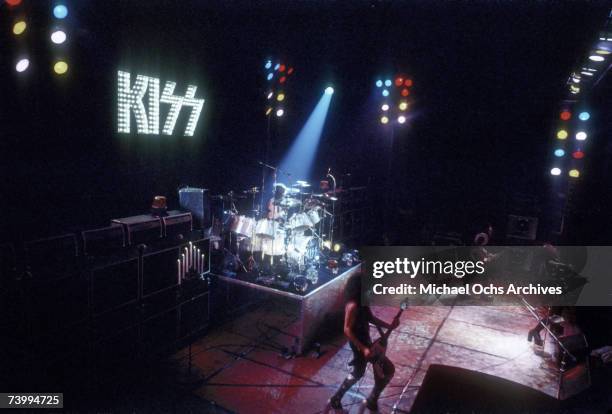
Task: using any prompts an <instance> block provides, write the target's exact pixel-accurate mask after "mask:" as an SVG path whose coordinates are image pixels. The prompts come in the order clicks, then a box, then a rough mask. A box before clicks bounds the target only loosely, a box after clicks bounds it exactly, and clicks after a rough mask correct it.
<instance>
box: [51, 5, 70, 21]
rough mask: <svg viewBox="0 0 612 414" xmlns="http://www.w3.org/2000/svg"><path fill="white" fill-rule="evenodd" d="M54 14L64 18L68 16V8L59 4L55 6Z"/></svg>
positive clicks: (56, 16)
mask: <svg viewBox="0 0 612 414" xmlns="http://www.w3.org/2000/svg"><path fill="white" fill-rule="evenodd" d="M53 15H54V16H55V18H56V19H64V18H66V16H68V8H66V6H64V5H63V4H58V5H57V6H55V7H54V8H53Z"/></svg>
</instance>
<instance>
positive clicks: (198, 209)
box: [179, 187, 212, 229]
mask: <svg viewBox="0 0 612 414" xmlns="http://www.w3.org/2000/svg"><path fill="white" fill-rule="evenodd" d="M179 204H180V206H181V209H183V210H185V211H189V212H190V213H191V214H192V216H193V221H194V227H195V228H197V229H208V228H209V227H210V226H211V225H212V219H211V212H210V194H209V192H208V190H206V189H204V188H194V187H184V188H181V189H180V190H179Z"/></svg>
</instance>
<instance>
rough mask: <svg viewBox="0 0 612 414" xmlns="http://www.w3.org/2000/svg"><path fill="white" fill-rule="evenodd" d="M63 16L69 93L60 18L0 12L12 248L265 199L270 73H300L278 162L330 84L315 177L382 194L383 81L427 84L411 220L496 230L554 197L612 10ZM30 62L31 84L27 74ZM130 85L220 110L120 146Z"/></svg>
mask: <svg viewBox="0 0 612 414" xmlns="http://www.w3.org/2000/svg"><path fill="white" fill-rule="evenodd" d="M66 3H67V5H68V7H69V10H70V15H69V18H68V20H67V22H66V29H67V32H68V36H69V43H68V45H67V47H66V48H65V50H66V51H67V55H68V61H69V63H70V71H69V73H68V75H67V76H64V77H57V76H54V75H53V74H52V70H51V67H52V63H51V60H52V58H53V56H54V53H55V52H54V50H56V49H54V48H53V47H51V43H50V42H49V41H48V32H49V30H50V28H51V23H52V20H53V19H52V17H51V13H50V10H51V2H50V1H46V0H45V1H43V0H40V1H38V0H37V1H30V2H28V1H26V0H24V5H23V6H21V8H20V9H16V10H9V9H8V8H7V7H6V5H5V4H3V5H2V6H1V7H0V25H1V27H2V28H3V29H2V35H0V36H1V37H0V50H1V52H2V56H1V59H0V73H2V81H1V87H2V89H1V92H2V103H1V104H0V105H1V106H0V108H1V112H0V113H1V115H2V121H1V125H0V133H1V139H0V146H1V147H0V149H1V154H2V155H1V156H2V177H3V178H2V184H1V185H2V198H1V203H2V207H1V208H2V217H1V219H2V224H3V227H2V237H3V238H8V237H12V236H14V235H15V234H25V237H35V236H42V235H45V234H51V233H55V232H58V231H60V230H61V229H75V228H79V227H83V226H94V225H100V224H104V223H105V222H107V220H108V219H109V218H111V217H116V216H124V215H130V214H137V213H140V212H142V211H145V210H147V209H148V206H149V203H150V200H151V199H152V197H153V195H156V194H165V195H168V196H169V197H171V199H170V200H171V204H174V205H175V192H176V188H177V187H178V186H179V185H180V184H191V185H196V186H204V187H206V188H210V189H211V190H212V191H213V192H214V193H216V192H222V191H227V190H230V189H237V190H240V189H244V188H246V187H248V186H251V185H258V182H259V179H260V178H259V174H260V170H259V168H258V166H257V164H256V160H258V159H261V158H262V156H263V145H264V142H265V136H266V130H267V124H266V118H265V116H264V115H263V112H264V106H265V101H264V90H265V80H264V75H263V74H264V72H263V64H264V62H265V60H266V59H267V58H268V57H281V58H283V59H284V60H286V61H287V62H289V63H291V64H292V65H293V66H294V67H295V68H296V72H295V75H294V77H293V78H292V79H291V80H290V84H289V85H288V87H287V91H288V108H287V109H288V110H287V115H286V116H285V117H284V118H283V119H282V120H280V122H279V123H278V125H276V126H275V127H274V128H273V135H274V136H273V147H274V152H273V159H272V161H273V162H275V161H277V160H278V159H279V158H281V157H282V154H283V153H284V152H285V151H286V149H287V148H288V146H289V145H290V144H291V141H292V139H293V137H295V135H296V134H297V132H298V131H299V129H300V127H301V126H302V124H303V123H304V121H305V120H306V119H307V117H308V114H309V113H310V111H311V110H312V108H313V107H314V105H315V104H316V102H317V101H318V99H319V97H320V95H321V93H322V91H323V89H324V87H325V86H326V85H327V84H328V83H330V84H333V85H334V87H335V90H336V93H335V94H334V97H333V100H332V105H331V108H330V112H329V115H328V119H327V124H326V127H325V131H324V135H323V139H322V141H321V145H320V148H319V153H318V158H317V165H316V167H315V169H314V171H315V176H317V175H321V174H324V172H325V171H326V169H327V167H329V166H331V167H333V168H334V170H335V171H337V172H351V173H352V174H353V177H354V179H353V181H354V184H359V183H368V182H369V183H370V184H371V185H372V188H373V191H374V192H376V191H380V189H382V188H383V185H382V182H383V181H382V178H381V177H382V175H383V174H384V173H385V172H386V165H387V164H386V158H385V157H386V154H387V150H388V145H389V137H388V136H387V135H385V134H384V133H382V132H381V128H380V124H378V121H377V107H376V105H375V103H376V102H377V101H376V99H375V97H374V95H373V93H374V87H373V86H374V81H375V79H376V78H377V77H378V76H381V75H385V74H387V73H394V72H396V71H398V70H403V71H405V72H407V73H408V74H410V75H411V76H412V77H413V79H414V80H415V87H414V97H415V109H414V114H415V118H414V120H413V122H412V124H411V125H410V126H409V127H407V128H404V129H403V130H402V131H400V132H398V133H397V134H396V136H395V139H396V140H397V142H398V147H397V154H396V159H395V162H394V169H393V178H394V181H393V182H394V186H395V188H394V192H395V194H396V196H397V199H398V200H399V202H400V204H401V205H403V206H407V208H408V209H409V210H410V211H412V213H413V214H414V217H415V219H416V220H417V221H419V222H420V221H423V220H426V218H427V217H430V218H431V215H432V214H435V216H436V217H435V220H436V221H438V222H440V223H455V224H456V223H464V222H468V221H469V220H470V219H471V218H472V217H473V216H475V215H487V214H491V213H490V212H492V211H495V209H496V208H498V207H499V205H501V203H503V201H504V198H505V197H506V196H507V195H508V194H509V193H511V192H515V191H521V192H527V193H533V194H542V193H544V192H545V191H547V183H548V179H549V176H548V175H547V170H548V168H547V166H548V163H547V159H548V155H547V154H548V152H549V150H550V139H551V134H552V128H553V125H554V122H553V120H554V117H555V116H556V111H557V107H558V103H559V101H560V99H561V98H562V97H563V93H564V92H563V85H564V81H565V79H566V78H567V76H568V74H569V72H570V70H571V69H572V66H573V65H574V64H576V63H577V62H578V61H579V58H580V57H581V56H582V55H583V54H584V53H585V51H586V48H587V47H588V45H589V44H590V42H591V41H592V40H593V39H595V37H596V36H597V30H598V28H599V27H601V25H602V24H603V22H604V20H605V18H606V16H607V13H608V11H609V7H610V3H609V2H603V1H590V2H586V1H579V2H557V1H550V2H549V1H542V2H537V3H533V2H526V1H525V2H506V1H499V2H490V1H473V2H442V1H437V2H436V1H402V2H400V1H398V2H386V1H369V2H368V1H346V2H335V1H328V2H318V1H282V2H280V1H279V2H272V1H266V2H263V1H260V2H257V1H206V2H204V1H146V2H145V1H103V2H100V1H95V2H94V1H78V2H76V1H66ZM21 12H25V13H26V15H27V16H28V19H29V23H30V27H29V28H28V31H27V32H26V34H27V37H26V38H25V41H24V40H20V41H17V40H16V39H15V37H14V36H13V35H12V34H11V31H10V28H11V24H12V21H13V20H14V18H15V17H16V16H18V14H19V13H21ZM24 47H25V50H27V51H28V53H29V55H30V60H31V61H32V63H31V67H30V69H29V70H28V71H27V72H26V73H24V74H17V73H16V72H15V70H14V64H15V61H16V60H17V57H18V56H19V51H20V50H21V48H24ZM118 69H123V70H128V71H130V72H132V73H142V74H148V75H150V76H156V77H159V78H161V82H162V85H163V82H165V80H173V81H176V82H177V84H178V85H177V88H178V91H181V90H184V89H182V88H184V87H185V86H186V85H187V84H188V83H193V84H195V85H197V86H198V88H199V90H198V94H197V96H198V97H204V98H206V103H205V105H204V110H203V114H202V117H201V119H200V122H199V125H198V128H197V130H196V135H195V136H194V137H180V136H178V135H180V134H175V135H177V136H174V137H167V136H136V135H132V136H126V135H118V134H117V133H116V119H115V118H116V112H115V107H116V103H115V99H116V71H117V70H118ZM603 102H607V101H606V100H605V99H603ZM600 118H601V117H600ZM181 119H182V120H184V117H182V118H181ZM275 122H276V121H275ZM179 128H180V125H179V126H178V127H177V130H178V129H179ZM602 128H603V127H602ZM602 131H603V132H602V135H603V134H604V132H605V129H604V130H602ZM602 141H603V138H602ZM313 178H316V177H313ZM475 206H476V207H475ZM434 207H435V209H434ZM475 210H477V211H476V212H475ZM432 212H435V213H432ZM449 225H450V224H449ZM456 225H460V224H456Z"/></svg>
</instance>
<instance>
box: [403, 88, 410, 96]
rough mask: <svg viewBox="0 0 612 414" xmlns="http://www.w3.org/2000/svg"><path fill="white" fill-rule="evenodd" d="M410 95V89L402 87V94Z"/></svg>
mask: <svg viewBox="0 0 612 414" xmlns="http://www.w3.org/2000/svg"><path fill="white" fill-rule="evenodd" d="M408 95H410V91H409V90H408V89H402V96H408Z"/></svg>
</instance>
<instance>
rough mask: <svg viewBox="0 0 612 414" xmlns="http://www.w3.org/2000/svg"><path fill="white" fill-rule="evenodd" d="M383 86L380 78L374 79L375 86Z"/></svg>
mask: <svg viewBox="0 0 612 414" xmlns="http://www.w3.org/2000/svg"><path fill="white" fill-rule="evenodd" d="M382 86H383V81H381V80H380V79H379V80H377V81H376V87H377V88H382Z"/></svg>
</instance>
